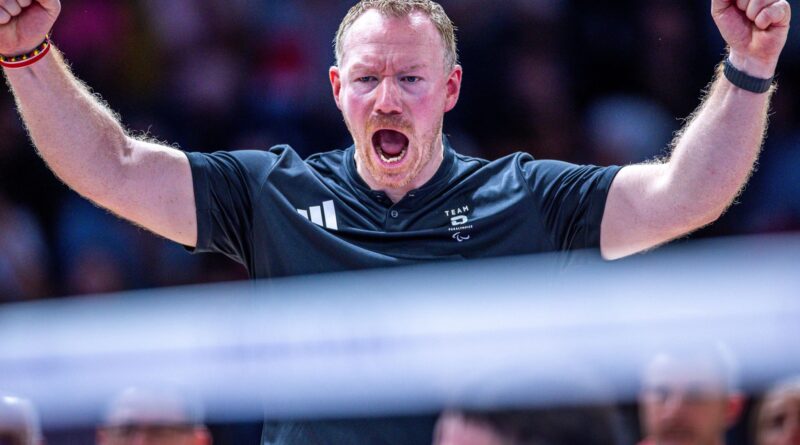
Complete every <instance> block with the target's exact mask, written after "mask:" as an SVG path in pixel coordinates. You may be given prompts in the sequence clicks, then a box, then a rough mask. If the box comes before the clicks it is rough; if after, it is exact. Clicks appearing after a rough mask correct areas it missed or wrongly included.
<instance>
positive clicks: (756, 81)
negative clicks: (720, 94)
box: [724, 58, 775, 94]
mask: <svg viewBox="0 0 800 445" xmlns="http://www.w3.org/2000/svg"><path fill="white" fill-rule="evenodd" d="M724 73H725V77H726V78H727V79H728V80H729V81H730V83H732V84H734V85H736V86H737V87H739V88H741V89H743V90H745V91H749V92H751V93H757V94H761V93H766V92H767V91H769V89H770V88H771V87H772V82H773V81H774V80H775V77H770V78H769V79H760V78H758V77H753V76H751V75H749V74H747V73H745V72H744V71H739V70H738V69H736V67H735V66H733V63H731V59H730V58H725V70H724Z"/></svg>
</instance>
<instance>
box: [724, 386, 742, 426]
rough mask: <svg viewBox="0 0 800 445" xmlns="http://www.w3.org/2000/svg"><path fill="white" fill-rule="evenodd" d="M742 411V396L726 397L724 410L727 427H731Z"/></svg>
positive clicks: (737, 394)
mask: <svg viewBox="0 0 800 445" xmlns="http://www.w3.org/2000/svg"><path fill="white" fill-rule="evenodd" d="M742 411H744V396H743V395H742V394H740V393H735V394H731V395H730V396H728V401H727V406H726V408H725V421H726V422H727V424H728V426H729V427H730V426H733V424H735V423H736V421H737V420H739V416H740V415H741V414H742Z"/></svg>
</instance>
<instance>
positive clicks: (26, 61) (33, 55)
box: [0, 35, 50, 68]
mask: <svg viewBox="0 0 800 445" xmlns="http://www.w3.org/2000/svg"><path fill="white" fill-rule="evenodd" d="M48 52H50V35H47V36H45V38H44V42H42V44H41V45H39V46H37V47H36V49H34V50H33V51H31V52H29V53H28V54H22V55H19V56H14V57H6V56H3V55H0V66H2V67H4V68H24V67H26V66H30V65H33V64H34V63H36V62H38V61H39V60H41V59H42V58H43V57H44V56H45V55H47V53H48Z"/></svg>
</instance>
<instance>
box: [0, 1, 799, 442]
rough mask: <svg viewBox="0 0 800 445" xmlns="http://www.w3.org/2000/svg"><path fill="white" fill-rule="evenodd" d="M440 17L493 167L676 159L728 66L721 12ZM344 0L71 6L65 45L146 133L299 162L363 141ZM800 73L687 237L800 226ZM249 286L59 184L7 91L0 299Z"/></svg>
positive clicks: (544, 4) (470, 130)
mask: <svg viewBox="0 0 800 445" xmlns="http://www.w3.org/2000/svg"><path fill="white" fill-rule="evenodd" d="M441 3H442V4H443V6H444V7H445V9H446V10H447V11H448V13H449V15H450V16H451V18H452V19H453V21H454V22H455V23H456V25H457V26H458V28H459V32H458V38H459V50H460V60H461V64H462V65H463V67H464V83H463V91H462V94H461V100H460V103H459V105H458V106H457V107H456V109H455V110H454V111H452V112H451V113H449V114H448V115H447V116H446V118H445V133H446V134H448V135H449V136H450V138H451V141H452V142H453V144H454V146H455V147H456V149H457V150H458V151H460V152H462V153H465V154H470V155H474V156H479V157H484V158H488V159H495V158H498V157H501V156H504V155H506V154H509V153H512V152H515V151H527V152H530V153H531V154H533V155H534V156H535V157H536V158H539V159H561V160H566V161H570V162H574V163H591V164H600V165H608V164H629V163H636V162H641V161H645V160H649V159H653V158H656V157H659V156H664V155H666V154H667V153H668V151H669V144H670V141H671V140H672V137H673V134H674V132H675V131H677V130H678V129H680V128H681V126H682V125H683V123H684V121H683V119H684V118H685V117H687V116H689V115H690V114H691V113H692V111H693V110H694V109H695V108H696V107H697V106H698V104H699V103H700V98H701V96H702V94H703V93H702V91H703V90H704V88H705V87H706V86H707V85H708V84H709V82H710V81H711V79H712V77H713V76H714V73H715V69H716V67H717V65H718V64H719V63H720V62H721V61H722V60H723V57H724V51H725V49H724V42H723V41H722V40H721V38H720V37H719V33H718V31H717V29H716V27H715V25H714V24H713V22H712V21H711V18H710V13H709V9H710V8H709V4H710V1H698V0H649V1H646V2H643V1H634V0H616V1H614V2H594V1H589V0H503V1H489V0H442V1H441ZM352 4H353V1H352V0H346V1H345V0H302V1H287V0H225V1H221V0H168V1H161V0H69V1H65V2H64V3H63V12H62V15H61V17H60V19H59V21H58V22H57V24H56V27H55V29H54V30H53V40H54V41H55V42H56V45H57V46H58V47H59V48H60V49H61V50H62V51H63V52H64V54H65V55H66V58H67V59H68V60H69V61H70V63H71V65H72V67H73V69H74V71H75V73H76V75H77V76H78V77H79V78H81V79H82V80H84V81H85V82H86V83H87V84H88V85H89V86H90V87H91V88H92V89H93V91H95V92H96V93H97V94H99V95H101V96H102V97H103V99H104V100H105V101H107V102H108V103H109V105H110V106H111V108H112V109H114V110H115V111H117V112H118V113H119V114H120V115H121V118H122V121H123V122H124V124H125V125H126V127H127V128H129V129H130V130H131V132H133V133H134V134H139V135H143V136H144V135H146V136H148V137H152V138H156V139H158V140H161V141H166V142H168V143H170V144H175V145H177V146H179V147H180V148H182V149H184V150H187V151H216V150H230V149H268V148H269V147H270V146H272V145H275V144H280V143H289V144H291V145H292V146H293V147H294V148H295V150H297V151H298V152H299V153H300V154H302V155H304V156H307V155H310V154H313V153H316V152H320V151H327V150H332V149H338V148H344V147H347V146H349V145H350V144H351V140H350V137H349V134H348V133H347V131H346V128H345V126H344V124H343V122H342V118H341V115H340V114H339V111H338V110H337V109H336V107H335V105H334V102H333V99H332V96H331V92H330V86H329V83H328V78H327V69H328V67H329V66H330V65H331V64H333V61H334V58H333V51H332V47H331V41H332V39H333V36H334V33H335V31H336V29H337V27H338V24H339V21H340V20H341V18H342V17H343V16H344V14H345V12H346V11H347V9H348V8H349V7H350V6H351V5H352ZM793 6H794V7H795V15H797V13H798V12H800V9H798V6H800V5H797V4H794V3H793ZM798 74H800V33H799V32H798V31H797V29H795V30H793V31H792V32H791V33H790V40H789V43H788V45H787V48H786V50H785V51H784V54H783V57H782V60H781V63H780V66H779V77H778V82H779V85H780V88H779V91H778V94H777V96H776V97H775V101H774V106H773V113H772V116H771V125H770V130H769V136H768V139H767V142H766V146H765V151H764V153H763V156H762V158H761V161H760V163H759V165H758V169H757V171H756V172H755V174H754V176H753V178H752V180H751V181H750V183H749V185H748V186H747V188H746V190H745V191H744V193H743V194H742V195H741V197H740V199H739V200H738V203H737V204H736V205H735V206H733V207H732V208H731V210H730V211H729V212H728V213H727V214H725V215H724V216H723V217H722V219H721V220H720V221H718V222H717V223H715V224H714V225H713V226H711V227H709V228H706V229H704V230H702V231H700V232H698V233H696V234H694V235H692V237H693V238H697V237H709V236H730V235H740V234H752V233H766V232H783V231H796V230H800V169H799V168H798V166H800V108H799V107H798V106H799V105H800V103H799V102H800V94H798V93H799V92H800V91H798V89H800V75H798ZM245 278H246V274H245V271H244V269H243V268H242V267H241V266H240V265H238V264H235V263H233V262H232V261H230V260H229V259H227V258H224V257H221V256H216V255H200V256H193V255H190V254H189V253H187V252H186V251H185V249H183V248H182V247H181V246H178V245H175V244H173V243H170V242H167V241H165V240H162V239H159V238H158V237H155V236H153V235H151V234H149V233H147V232H146V231H144V230H141V229H139V228H136V227H134V226H132V225H130V224H128V223H126V222H123V221H120V220H118V219H117V218H116V217H114V216H112V215H110V214H108V213H107V212H105V211H103V210H100V209H98V208H96V207H94V206H93V205H92V204H90V203H88V202H87V201H85V200H83V199H81V198H80V197H78V196H77V195H76V194H75V193H74V192H72V191H70V190H69V189H68V188H66V187H65V186H64V185H63V184H61V183H60V182H59V180H58V179H57V178H56V177H55V176H54V175H53V174H52V173H51V172H50V171H49V170H48V169H47V167H46V166H45V164H44V162H43V161H42V160H41V159H40V158H39V157H38V156H37V154H36V152H35V150H34V148H33V147H32V146H31V143H30V142H29V140H28V138H27V136H26V133H25V130H24V127H23V125H22V123H21V121H20V120H19V117H18V116H17V113H16V110H15V106H14V102H13V97H12V96H11V94H10V93H8V92H5V93H1V94H0V304H3V303H13V302H19V301H30V300H38V299H48V298H62V297H65V296H74V295H83V294H95V293H106V292H114V291H122V290H128V289H143V288H153V287H163V286H175V285H183V284H190V283H204V282H215V281H225V280H238V279H245ZM740 437H744V436H743V435H742V436H740ZM743 440H744V439H742V440H740V442H742V441H743Z"/></svg>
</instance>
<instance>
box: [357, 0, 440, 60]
mask: <svg viewBox="0 0 800 445" xmlns="http://www.w3.org/2000/svg"><path fill="white" fill-rule="evenodd" d="M387 58H392V59H395V60H397V61H398V62H402V63H411V64H415V63H426V62H430V61H434V60H441V61H442V62H441V63H443V58H444V42H443V40H442V37H441V36H440V35H439V32H438V30H437V29H436V26H435V25H434V24H433V22H432V21H431V19H430V18H429V17H428V16H427V15H425V13H423V12H420V11H414V12H412V13H410V14H409V15H407V16H405V17H392V16H386V15H383V14H381V13H380V12H379V11H377V10H375V9H370V10H368V11H366V12H365V13H364V14H362V15H361V16H360V17H359V18H358V19H357V20H356V21H355V22H354V23H353V25H352V26H351V27H350V29H349V30H348V31H347V33H346V35H345V37H344V41H343V43H342V64H343V65H348V64H352V63H355V62H359V63H380V62H382V61H384V60H385V59H387ZM398 59H399V60H398Z"/></svg>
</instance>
